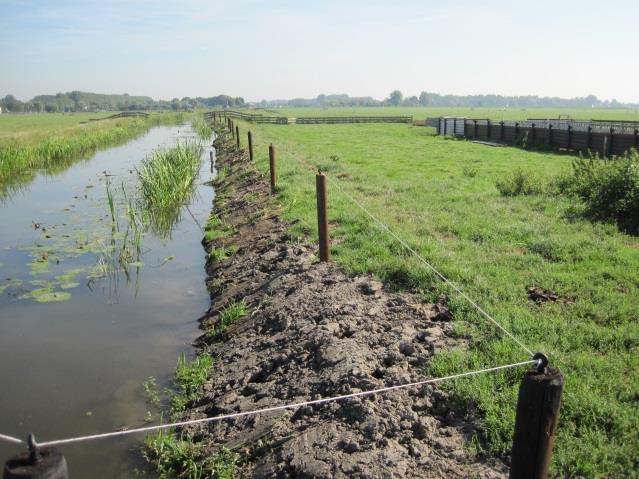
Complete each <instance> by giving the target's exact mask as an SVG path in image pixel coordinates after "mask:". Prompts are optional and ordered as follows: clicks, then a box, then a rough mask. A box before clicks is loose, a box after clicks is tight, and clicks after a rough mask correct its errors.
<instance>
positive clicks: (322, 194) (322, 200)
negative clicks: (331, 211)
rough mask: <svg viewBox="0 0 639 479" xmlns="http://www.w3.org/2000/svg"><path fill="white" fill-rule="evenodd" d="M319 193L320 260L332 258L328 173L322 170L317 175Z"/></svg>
mask: <svg viewBox="0 0 639 479" xmlns="http://www.w3.org/2000/svg"><path fill="white" fill-rule="evenodd" d="M315 189H316V195H317V230H318V232H319V250H320V261H322V262H325V263H326V262H328V261H330V260H331V250H330V238H329V231H328V200H327V193H326V175H325V174H324V173H322V172H320V173H318V174H317V175H315Z"/></svg>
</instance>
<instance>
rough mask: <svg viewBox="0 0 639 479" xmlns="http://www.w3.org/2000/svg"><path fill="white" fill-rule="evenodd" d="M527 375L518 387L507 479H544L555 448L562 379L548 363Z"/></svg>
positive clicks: (543, 361)
mask: <svg viewBox="0 0 639 479" xmlns="http://www.w3.org/2000/svg"><path fill="white" fill-rule="evenodd" d="M534 358H535V359H540V358H541V359H542V364H541V365H540V367H538V368H536V369H533V370H530V371H527V372H526V374H525V375H524V378H523V379H522V381H521V384H520V386H519V398H518V400H517V416H516V419H515V434H514V436H513V449H512V464H511V467H510V476H509V477H510V479H546V478H547V477H548V468H549V467H550V459H551V458H552V449H553V446H554V444H555V433H556V431H557V421H558V419H559V407H560V405H561V393H562V389H563V385H564V377H563V375H562V374H561V372H560V371H559V370H557V369H547V368H546V366H547V364H548V360H547V359H546V357H545V356H543V355H541V354H539V353H537V354H536V355H535V356H534Z"/></svg>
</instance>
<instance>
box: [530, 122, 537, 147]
mask: <svg viewBox="0 0 639 479" xmlns="http://www.w3.org/2000/svg"><path fill="white" fill-rule="evenodd" d="M530 138H531V140H532V142H533V143H535V140H537V131H536V130H535V123H533V124H532V129H531V133H530Z"/></svg>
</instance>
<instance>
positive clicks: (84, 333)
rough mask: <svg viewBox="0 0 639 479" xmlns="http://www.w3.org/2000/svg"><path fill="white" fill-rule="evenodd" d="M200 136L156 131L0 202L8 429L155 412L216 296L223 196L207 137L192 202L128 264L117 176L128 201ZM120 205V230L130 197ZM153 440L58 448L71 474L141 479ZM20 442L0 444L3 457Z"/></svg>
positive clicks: (122, 419) (145, 240)
mask: <svg viewBox="0 0 639 479" xmlns="http://www.w3.org/2000/svg"><path fill="white" fill-rule="evenodd" d="M195 138H196V137H195V134H194V133H193V131H192V130H191V128H190V127H189V126H172V127H156V128H154V129H152V130H150V131H149V132H148V133H147V134H145V135H144V136H142V137H139V138H138V139H136V140H133V141H131V142H129V143H127V144H125V145H123V146H119V147H115V148H111V149H108V150H104V151H100V152H98V153H96V154H95V155H93V156H92V157H91V158H89V159H88V160H82V161H80V162H78V163H75V164H74V165H73V166H71V167H70V168H69V169H68V170H66V171H65V172H63V173H59V174H56V175H48V174H47V173H46V172H42V173H41V174H40V175H38V176H37V177H36V179H35V180H34V181H33V182H31V183H30V184H29V185H25V186H23V187H22V188H21V189H19V190H18V191H16V192H14V194H13V195H12V196H11V197H9V198H3V199H1V200H0V225H1V226H0V433H5V434H10V435H12V436H15V437H20V438H26V435H27V434H28V433H29V432H33V433H34V434H35V435H36V439H37V440H40V441H46V440H53V439H58V438H66V437H71V436H77V435H86V434H93V433H100V432H108V431H112V430H116V429H119V428H122V427H136V426H144V425H148V424H153V423H156V422H158V421H159V417H158V413H157V411H155V410H154V409H153V407H152V405H151V404H149V402H148V401H147V397H148V396H147V394H146V392H145V390H144V387H143V383H144V382H145V381H147V380H148V378H150V377H153V378H154V379H155V381H156V383H157V384H158V387H159V388H160V389H162V388H163V387H165V386H167V385H168V384H170V379H171V376H172V373H173V371H174V368H175V365H176V361H177V358H178V357H179V355H180V354H182V353H185V354H186V355H187V357H189V356H191V355H192V354H193V348H192V347H191V344H192V342H193V340H194V339H195V338H196V337H197V335H198V323H197V318H198V317H200V316H201V315H202V314H203V313H204V312H205V311H206V309H207V308H208V306H209V296H208V293H207V291H206V287H205V271H204V263H205V253H204V251H203V248H202V246H201V244H200V241H201V239H202V236H203V233H202V231H201V226H203V225H204V224H205V223H206V218H207V216H208V214H209V212H210V210H211V204H212V201H213V197H214V191H213V188H212V187H211V186H208V185H205V184H204V183H205V182H206V181H207V180H210V179H212V177H213V175H214V171H213V167H212V165H211V162H209V156H210V152H211V151H212V149H211V147H210V146H209V145H210V144H211V141H210V139H209V140H205V141H203V149H202V168H201V171H200V177H199V178H198V180H197V186H196V188H195V193H194V196H193V198H192V200H191V202H190V205H189V206H188V207H184V208H182V211H181V212H180V216H179V218H178V221H177V223H176V224H175V225H174V227H173V228H172V229H171V230H168V231H166V229H164V230H163V231H162V232H161V233H157V232H156V233H154V232H153V231H154V230H153V229H152V228H151V229H149V231H147V232H146V234H144V236H143V237H142V240H141V243H140V251H141V253H142V257H141V258H137V257H136V258H129V259H128V260H127V261H126V262H125V264H124V267H121V268H111V269H110V268H109V265H110V264H112V263H110V262H109V260H108V258H113V257H114V254H115V253H114V252H117V250H118V249H119V245H121V244H123V242H126V235H127V233H126V232H124V231H120V230H119V231H118V232H117V233H116V232H115V230H114V227H113V221H112V216H111V210H110V208H109V205H108V197H107V184H108V189H109V190H110V191H111V194H112V195H113V196H115V197H116V198H122V197H125V198H126V195H125V194H124V193H123V192H122V185H127V187H128V188H131V185H134V184H135V175H136V172H135V167H136V165H138V164H139V163H140V161H141V160H142V159H143V158H145V157H146V156H147V155H148V154H149V153H151V152H152V151H153V150H154V149H156V148H158V147H161V146H167V145H171V144H175V143H176V142H178V141H195ZM129 195H130V193H129ZM114 206H115V216H116V220H117V222H118V228H122V229H123V228H124V225H125V224H126V216H127V211H126V206H125V205H124V202H122V201H120V203H118V201H117V200H116V201H115V205H114ZM114 245H115V246H114ZM116 256H117V254H116ZM143 439H144V437H143V436H142V437H141V436H139V435H138V436H135V437H133V436H129V437H126V438H117V439H107V440H100V441H97V442H86V443H81V444H74V445H68V446H62V447H61V449H62V452H63V453H64V455H65V457H66V459H67V462H68V465H69V473H70V477H71V478H82V477H92V478H116V477H117V478H120V477H135V476H137V475H139V474H140V472H139V471H141V470H143V469H144V465H143V461H142V460H141V456H140V450H141V444H142V441H143ZM21 450H22V448H21V447H15V446H11V445H7V444H5V443H2V442H0V465H1V464H4V462H5V460H6V459H7V458H8V457H10V456H11V455H13V454H15V453H17V452H20V451H21ZM141 474H142V475H144V476H145V477H148V472H147V473H144V472H142V473H141Z"/></svg>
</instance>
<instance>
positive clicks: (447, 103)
mask: <svg viewBox="0 0 639 479" xmlns="http://www.w3.org/2000/svg"><path fill="white" fill-rule="evenodd" d="M247 105H248V104H247V103H245V102H244V98H242V97H232V96H228V95H217V96H212V97H195V98H191V97H184V98H182V99H179V98H173V99H172V100H154V99H153V98H151V97H148V96H132V95H129V94H127V93H124V94H122V95H104V94H100V93H87V92H81V91H72V92H68V93H57V94H55V95H38V96H36V97H34V98H32V99H31V100H29V101H26V102H22V101H20V100H18V99H16V98H15V97H14V96H13V95H7V96H5V97H4V98H2V99H0V107H2V111H4V112H77V111H126V110H143V111H148V110H173V111H184V110H194V109H198V108H241V107H243V106H247ZM250 106H259V107H263V108H278V107H316V108H317V107H321V108H328V107H348V106H433V107H466V108H468V107H470V108H480V107H488V108H506V107H509V108H552V107H559V108H639V104H637V103H635V104H630V103H621V102H618V101H617V100H614V99H613V100H600V99H599V98H597V97H596V96H594V95H588V96H586V97H581V98H559V97H539V96H534V95H528V96H503V95H441V94H439V93H430V92H427V91H423V92H421V93H420V94H419V96H406V97H405V96H404V95H403V94H402V92H401V91H399V90H393V91H392V92H391V93H390V94H389V95H388V98H385V99H383V100H376V99H375V98H373V97H370V96H361V97H352V96H349V95H346V94H341V95H325V94H321V95H318V96H317V97H316V98H294V99H292V100H271V101H267V100H262V101H261V102H254V103H251V104H250Z"/></svg>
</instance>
